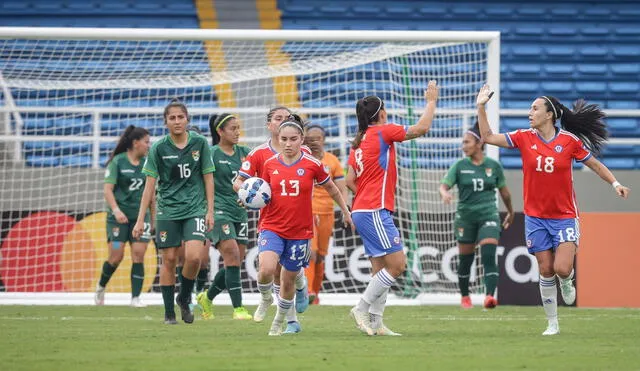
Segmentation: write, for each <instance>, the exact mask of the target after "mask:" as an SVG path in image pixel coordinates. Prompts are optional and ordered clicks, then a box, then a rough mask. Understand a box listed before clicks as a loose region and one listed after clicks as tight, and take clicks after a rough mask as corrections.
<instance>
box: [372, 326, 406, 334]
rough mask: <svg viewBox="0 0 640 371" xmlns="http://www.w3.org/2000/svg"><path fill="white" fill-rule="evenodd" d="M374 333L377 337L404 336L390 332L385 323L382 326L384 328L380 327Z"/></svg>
mask: <svg viewBox="0 0 640 371" xmlns="http://www.w3.org/2000/svg"><path fill="white" fill-rule="evenodd" d="M373 332H374V335H377V336H402V334H399V333H397V332H393V331H391V330H389V328H388V327H387V326H385V325H384V323H383V324H382V326H380V327H378V328H377V329H374V330H373Z"/></svg>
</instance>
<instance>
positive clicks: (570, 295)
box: [559, 279, 576, 305]
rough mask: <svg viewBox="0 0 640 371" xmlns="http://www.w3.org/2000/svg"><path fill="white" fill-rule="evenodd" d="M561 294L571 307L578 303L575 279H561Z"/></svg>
mask: <svg viewBox="0 0 640 371" xmlns="http://www.w3.org/2000/svg"><path fill="white" fill-rule="evenodd" d="M559 281H560V293H561V294H562V300H564V303H565V304H567V305H571V304H573V303H575V301H576V288H575V286H573V279H570V280H563V279H560V280H559Z"/></svg>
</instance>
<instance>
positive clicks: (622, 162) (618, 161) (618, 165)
mask: <svg viewBox="0 0 640 371" xmlns="http://www.w3.org/2000/svg"><path fill="white" fill-rule="evenodd" d="M602 162H603V163H604V164H605V166H607V167H608V168H609V169H612V170H633V169H635V166H636V160H635V159H634V158H632V157H627V158H604V159H602Z"/></svg>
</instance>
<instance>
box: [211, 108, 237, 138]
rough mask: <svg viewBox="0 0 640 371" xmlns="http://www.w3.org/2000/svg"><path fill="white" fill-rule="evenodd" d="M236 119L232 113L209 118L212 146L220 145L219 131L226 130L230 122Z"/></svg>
mask: <svg viewBox="0 0 640 371" xmlns="http://www.w3.org/2000/svg"><path fill="white" fill-rule="evenodd" d="M234 118H236V117H235V116H234V115H233V114H231V113H221V114H219V115H213V116H211V118H209V130H210V131H211V145H212V146H215V145H216V144H218V143H220V134H218V129H224V127H225V126H226V125H227V123H228V122H229V121H231V120H232V119H234Z"/></svg>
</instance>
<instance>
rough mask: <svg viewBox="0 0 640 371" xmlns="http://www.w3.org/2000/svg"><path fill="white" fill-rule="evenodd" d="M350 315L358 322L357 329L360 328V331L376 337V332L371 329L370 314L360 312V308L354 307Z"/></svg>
mask: <svg viewBox="0 0 640 371" xmlns="http://www.w3.org/2000/svg"><path fill="white" fill-rule="evenodd" d="M350 315H351V318H353V320H354V321H356V327H358V330H360V331H362V332H364V333H365V334H367V335H369V336H372V335H374V331H373V329H371V325H370V323H369V322H370V320H369V313H367V312H362V311H360V310H358V307H353V308H351V312H350Z"/></svg>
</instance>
